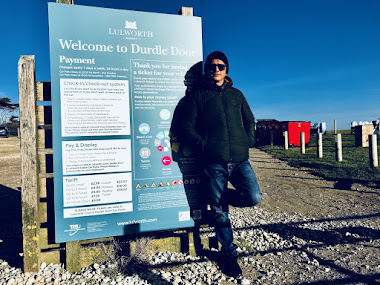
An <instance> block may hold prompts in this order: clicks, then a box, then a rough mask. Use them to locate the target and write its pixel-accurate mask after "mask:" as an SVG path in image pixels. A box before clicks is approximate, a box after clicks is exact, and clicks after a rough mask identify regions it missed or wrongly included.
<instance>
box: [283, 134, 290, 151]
mask: <svg viewBox="0 0 380 285" xmlns="http://www.w3.org/2000/svg"><path fill="white" fill-rule="evenodd" d="M283 136H284V149H285V150H287V149H289V139H288V131H284V132H283Z"/></svg>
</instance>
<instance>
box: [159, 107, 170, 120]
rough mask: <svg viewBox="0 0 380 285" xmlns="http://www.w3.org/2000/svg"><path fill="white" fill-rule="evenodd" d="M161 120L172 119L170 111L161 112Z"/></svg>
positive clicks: (163, 110)
mask: <svg viewBox="0 0 380 285" xmlns="http://www.w3.org/2000/svg"><path fill="white" fill-rule="evenodd" d="M160 118H161V119H163V120H165V121H166V120H169V118H170V111H169V110H168V109H162V110H161V112H160Z"/></svg>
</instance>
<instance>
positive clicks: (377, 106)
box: [0, 0, 380, 129]
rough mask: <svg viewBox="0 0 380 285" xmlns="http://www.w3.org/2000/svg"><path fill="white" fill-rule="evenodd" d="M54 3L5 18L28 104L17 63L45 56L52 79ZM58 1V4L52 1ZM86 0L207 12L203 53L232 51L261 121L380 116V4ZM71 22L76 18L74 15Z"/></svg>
mask: <svg viewBox="0 0 380 285" xmlns="http://www.w3.org/2000/svg"><path fill="white" fill-rule="evenodd" d="M47 2H48V1H46V0H33V1H32V0H19V1H7V2H4V3H3V4H2V8H1V11H0V22H1V27H2V40H1V44H0V52H1V68H0V97H10V98H11V99H12V102H18V86H17V84H18V83H17V62H18V59H19V57H20V55H27V54H34V55H36V77H37V80H38V81H50V71H49V68H50V63H49V42H48V40H49V39H48V19H47ZM49 2H55V1H49ZM75 4H77V5H87V6H97V7H107V8H116V9H127V10H137V11H147V12H159V13H168V14H176V13H177V11H178V10H179V8H180V7H181V6H189V7H194V14H195V16H199V17H202V23H203V48H204V50H203V52H204V56H207V54H209V53H210V52H211V51H213V50H222V51H224V52H225V53H226V55H227V56H228V58H229V62H230V73H229V75H230V76H231V78H232V79H233V81H234V86H235V87H237V88H239V89H240V90H242V91H243V93H244V94H245V96H246V97H247V100H248V102H249V104H250V106H251V108H252V111H253V113H254V115H255V117H256V118H257V119H272V118H273V119H277V120H304V121H312V122H318V121H324V122H326V123H327V126H328V129H332V128H333V120H334V119H336V120H337V125H338V129H349V127H350V122H351V121H360V120H362V121H365V120H376V119H377V118H379V117H380V17H379V14H380V1H378V0H364V1H363V0H340V1H336V0H308V1H305V0H297V1H296V0H288V1H283V0H277V1H271V0H266V1H263V0H260V1H255V0H252V1H225V0H221V1H200V0H188V1H180V0H165V1H146V0H139V1H124V0H118V1H114V0H75ZM68 20H69V19H68Z"/></svg>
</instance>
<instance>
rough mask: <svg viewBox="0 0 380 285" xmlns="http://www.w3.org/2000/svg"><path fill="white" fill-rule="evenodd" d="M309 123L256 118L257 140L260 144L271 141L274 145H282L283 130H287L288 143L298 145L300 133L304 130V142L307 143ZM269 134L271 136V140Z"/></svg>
mask: <svg viewBox="0 0 380 285" xmlns="http://www.w3.org/2000/svg"><path fill="white" fill-rule="evenodd" d="M310 125H311V123H310V122H302V121H282V122H280V121H277V120H274V119H269V120H258V121H257V124H256V130H257V134H258V135H257V140H258V142H259V144H260V145H267V144H271V141H273V144H274V145H283V144H284V138H283V132H284V131H288V138H289V145H290V146H300V145H301V139H300V135H301V132H304V133H305V143H306V144H308V143H309V141H310ZM271 136H273V138H272V140H271Z"/></svg>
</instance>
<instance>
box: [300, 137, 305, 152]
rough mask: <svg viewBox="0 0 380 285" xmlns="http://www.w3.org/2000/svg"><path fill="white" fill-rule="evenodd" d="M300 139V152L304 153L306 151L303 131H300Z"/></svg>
mask: <svg viewBox="0 0 380 285" xmlns="http://www.w3.org/2000/svg"><path fill="white" fill-rule="evenodd" d="M300 136H301V137H300V139H301V153H302V154H305V153H306V149H305V133H304V132H302V133H301V134H300Z"/></svg>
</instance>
